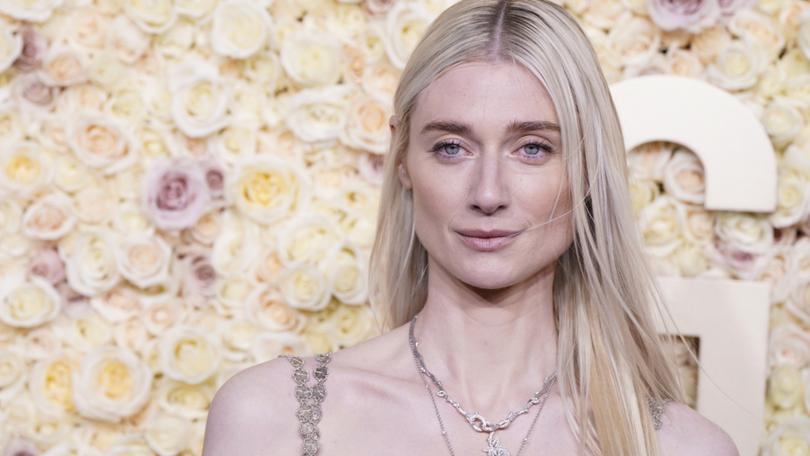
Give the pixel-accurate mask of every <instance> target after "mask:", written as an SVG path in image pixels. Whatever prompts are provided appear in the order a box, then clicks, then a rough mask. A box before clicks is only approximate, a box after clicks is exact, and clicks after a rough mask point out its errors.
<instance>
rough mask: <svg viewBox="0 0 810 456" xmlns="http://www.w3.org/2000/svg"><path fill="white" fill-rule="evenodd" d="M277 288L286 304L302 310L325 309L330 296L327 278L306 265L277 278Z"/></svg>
mask: <svg viewBox="0 0 810 456" xmlns="http://www.w3.org/2000/svg"><path fill="white" fill-rule="evenodd" d="M279 287H280V289H281V293H282V295H283V296H284V300H285V301H286V302H287V304H288V305H289V306H290V307H294V308H296V309H302V310H323V309H325V308H326V306H327V304H329V298H330V296H331V294H332V286H331V284H330V283H329V279H328V277H327V276H326V275H325V274H324V273H323V272H322V271H321V270H320V269H318V268H317V267H315V266H312V265H308V264H302V265H299V266H296V267H293V268H290V269H286V270H285V271H284V272H283V273H282V275H281V277H280V278H279Z"/></svg>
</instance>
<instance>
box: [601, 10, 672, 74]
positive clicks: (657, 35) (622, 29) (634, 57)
mask: <svg viewBox="0 0 810 456" xmlns="http://www.w3.org/2000/svg"><path fill="white" fill-rule="evenodd" d="M660 44H661V30H660V29H659V28H658V27H656V26H655V24H653V23H652V21H650V20H649V19H647V18H643V17H639V16H634V15H633V14H631V13H629V12H628V13H625V14H624V15H622V17H620V18H618V19H617V20H616V21H615V22H614V23H613V24H612V28H611V29H610V32H609V33H608V36H607V46H608V49H609V50H610V52H611V54H612V55H613V57H614V58H615V59H617V62H616V63H620V64H622V65H630V66H638V65H644V64H645V63H646V62H648V61H649V60H650V59H651V58H652V57H653V56H655V55H656V54H657V53H658V47H659V45H660Z"/></svg>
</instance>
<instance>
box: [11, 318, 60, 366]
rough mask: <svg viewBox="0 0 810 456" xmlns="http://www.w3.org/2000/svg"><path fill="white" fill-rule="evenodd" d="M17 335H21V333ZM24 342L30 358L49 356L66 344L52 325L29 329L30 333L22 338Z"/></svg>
mask: <svg viewBox="0 0 810 456" xmlns="http://www.w3.org/2000/svg"><path fill="white" fill-rule="evenodd" d="M4 327H7V326H4ZM16 335H17V336H18V337H19V333H17V334H16ZM22 343H23V346H24V347H25V356H26V357H27V358H28V359H45V358H48V357H49V356H52V355H53V354H54V353H55V352H57V351H59V350H60V349H61V348H62V346H63V345H64V344H63V343H62V339H61V337H60V335H58V334H57V332H56V331H55V330H54V328H53V326H52V325H44V326H40V327H39V328H34V329H32V330H30V331H28V334H25V336H24V337H23V338H22Z"/></svg>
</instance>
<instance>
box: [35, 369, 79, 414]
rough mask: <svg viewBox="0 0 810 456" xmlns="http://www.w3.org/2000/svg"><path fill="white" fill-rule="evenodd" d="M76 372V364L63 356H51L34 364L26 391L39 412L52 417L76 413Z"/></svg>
mask: <svg viewBox="0 0 810 456" xmlns="http://www.w3.org/2000/svg"><path fill="white" fill-rule="evenodd" d="M77 371H78V366H77V364H76V363H75V362H74V361H73V360H72V359H71V358H69V357H68V356H66V355H64V354H55V355H51V356H49V357H48V358H46V359H42V360H40V361H38V362H37V363H36V364H34V367H33V369H31V372H30V374H29V377H28V390H29V391H30V392H31V397H32V399H33V400H34V402H35V403H36V404H37V406H38V407H39V408H40V410H42V411H43V412H45V413H47V414H49V415H54V416H64V415H66V414H68V413H74V412H75V411H76V405H75V403H74V402H73V381H74V377H75V376H76V372H77Z"/></svg>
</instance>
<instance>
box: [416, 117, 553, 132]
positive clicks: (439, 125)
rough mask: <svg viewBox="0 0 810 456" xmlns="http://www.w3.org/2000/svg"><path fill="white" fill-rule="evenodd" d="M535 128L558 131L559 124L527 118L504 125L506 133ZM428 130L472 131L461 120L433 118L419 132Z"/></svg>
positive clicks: (535, 129)
mask: <svg viewBox="0 0 810 456" xmlns="http://www.w3.org/2000/svg"><path fill="white" fill-rule="evenodd" d="M537 130H552V131H556V132H559V131H560V126H559V125H557V124H556V123H554V122H550V121H548V120H529V121H518V120H513V121H511V122H509V125H507V126H506V132H507V133H525V132H530V131H537ZM429 131H446V132H448V133H455V134H457V135H468V134H470V132H471V131H472V128H470V126H469V125H467V124H465V123H461V122H454V121H452V120H434V121H432V122H429V123H428V124H426V125H425V126H424V127H422V131H421V132H420V133H421V134H425V133H427V132H429Z"/></svg>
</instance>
